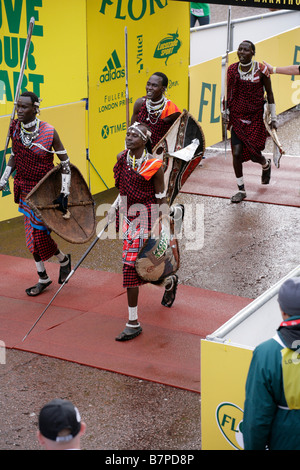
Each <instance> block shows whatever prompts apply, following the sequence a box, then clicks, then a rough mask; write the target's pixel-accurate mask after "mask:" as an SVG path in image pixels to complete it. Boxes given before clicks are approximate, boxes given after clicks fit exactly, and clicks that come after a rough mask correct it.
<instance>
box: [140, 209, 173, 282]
mask: <svg viewBox="0 0 300 470" xmlns="http://www.w3.org/2000/svg"><path fill="white" fill-rule="evenodd" d="M158 233H159V236H156V235H155V234H158ZM171 233H172V235H173V237H172V240H171V237H170V235H171ZM179 263H180V259H179V248H178V243H177V240H176V238H175V237H174V233H173V224H172V221H171V219H170V217H169V216H167V215H164V216H162V217H161V219H159V220H158V221H156V223H155V224H154V227H153V230H152V233H151V235H150V237H149V238H148V239H147V240H146V241H145V243H144V245H143V247H142V249H141V250H140V252H139V254H138V257H137V259H136V262H135V269H136V272H137V273H138V275H139V276H140V277H141V278H142V279H143V280H144V281H147V282H161V281H162V280H163V279H165V278H166V277H168V276H170V275H171V274H174V273H175V272H176V271H177V270H178V269H179Z"/></svg>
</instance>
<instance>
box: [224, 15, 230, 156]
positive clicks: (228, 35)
mask: <svg viewBox="0 0 300 470" xmlns="http://www.w3.org/2000/svg"><path fill="white" fill-rule="evenodd" d="M230 23H231V6H229V7H228V15H227V48H226V59H225V77H224V100H225V103H224V110H225V158H226V151H227V70H228V55H229V49H230V27H231V26H230Z"/></svg>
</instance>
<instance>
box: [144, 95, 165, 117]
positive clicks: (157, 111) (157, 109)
mask: <svg viewBox="0 0 300 470" xmlns="http://www.w3.org/2000/svg"><path fill="white" fill-rule="evenodd" d="M167 101H168V100H167V98H166V97H165V96H164V95H163V96H162V97H161V99H160V100H159V101H155V102H153V101H151V100H146V108H147V111H148V115H149V117H148V118H147V120H148V121H150V123H151V124H156V123H157V121H158V120H159V118H160V116H161V114H162V112H163V109H164V107H165V105H166V102H167Z"/></svg>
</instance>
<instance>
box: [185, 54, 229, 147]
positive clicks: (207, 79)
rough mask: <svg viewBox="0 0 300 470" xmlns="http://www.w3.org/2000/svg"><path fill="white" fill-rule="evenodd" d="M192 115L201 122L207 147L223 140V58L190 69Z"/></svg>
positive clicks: (190, 106)
mask: <svg viewBox="0 0 300 470" xmlns="http://www.w3.org/2000/svg"><path fill="white" fill-rule="evenodd" d="M189 73H190V93H189V103H190V105H189V108H190V113H191V114H192V115H193V116H194V117H195V118H196V119H197V120H198V121H199V122H200V124H201V127H202V130H203V132H204V136H205V145H206V147H208V146H210V145H213V144H215V143H217V142H220V141H221V140H222V118H221V110H220V97H221V89H222V83H221V74H222V58H221V57H218V58H216V59H213V60H209V61H207V62H202V63H201V64H199V65H193V66H191V67H190V68H189Z"/></svg>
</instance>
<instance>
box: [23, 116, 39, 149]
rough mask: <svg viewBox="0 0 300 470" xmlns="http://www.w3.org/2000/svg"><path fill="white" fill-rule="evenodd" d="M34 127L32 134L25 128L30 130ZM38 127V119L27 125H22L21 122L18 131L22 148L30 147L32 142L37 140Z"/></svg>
mask: <svg viewBox="0 0 300 470" xmlns="http://www.w3.org/2000/svg"><path fill="white" fill-rule="evenodd" d="M33 126H35V128H34V129H33V131H32V132H30V131H27V130H26V128H27V129H28V128H30V127H33ZM39 127H40V120H39V119H38V118H35V120H34V121H32V122H29V123H28V124H23V122H21V129H20V137H21V141H22V144H23V145H24V147H30V146H31V144H32V141H33V140H34V139H36V138H37V136H38V135H39Z"/></svg>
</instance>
